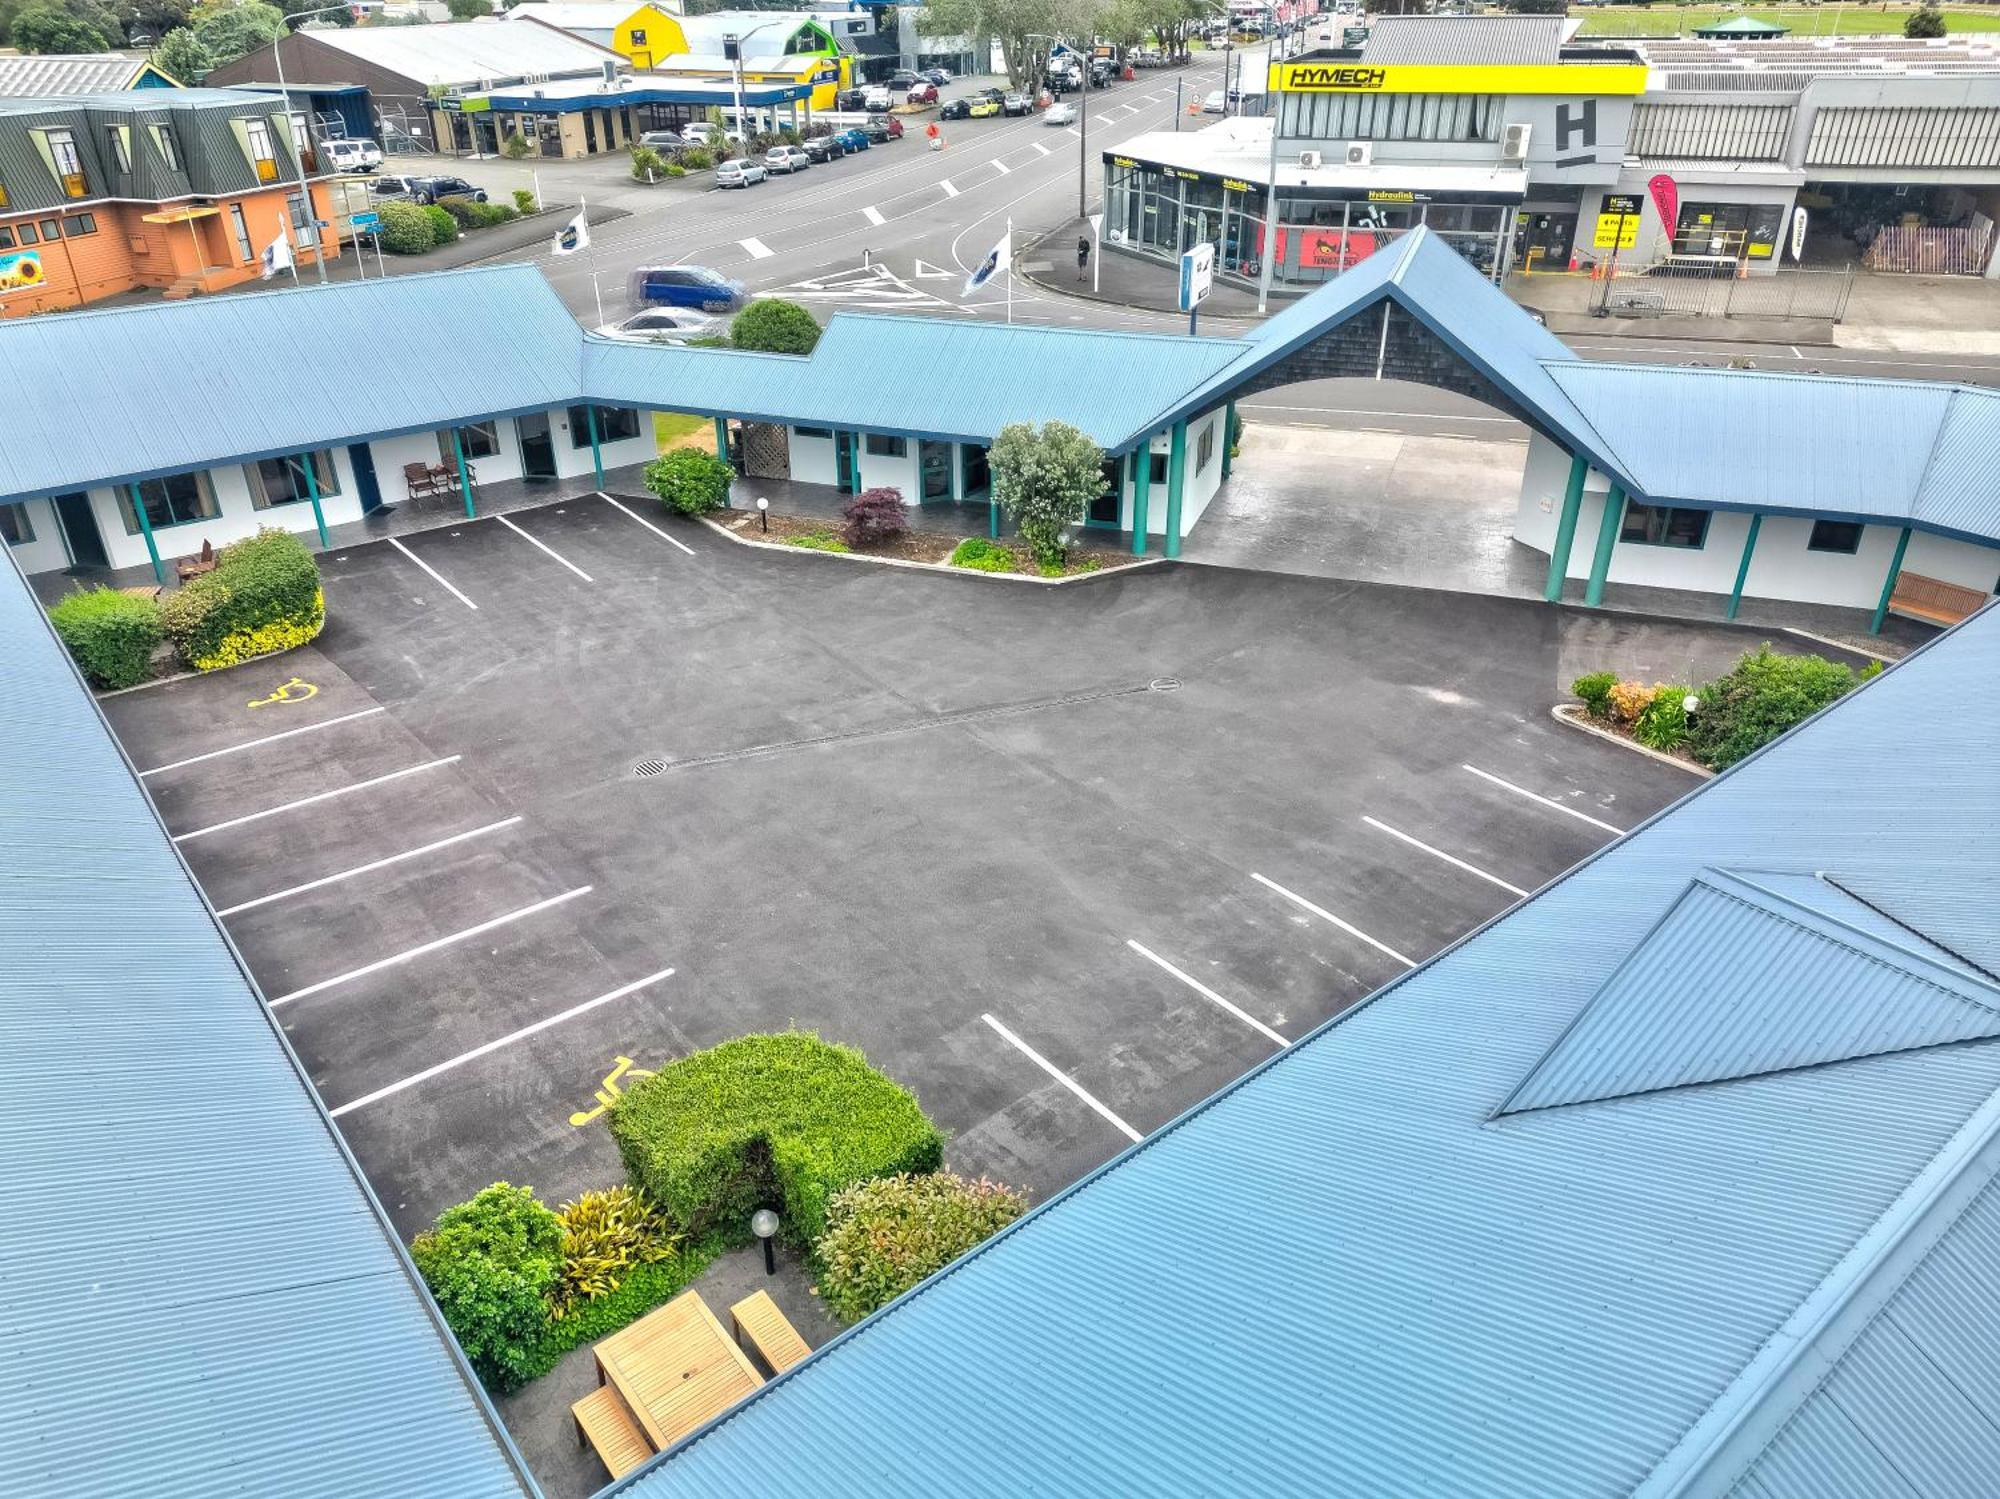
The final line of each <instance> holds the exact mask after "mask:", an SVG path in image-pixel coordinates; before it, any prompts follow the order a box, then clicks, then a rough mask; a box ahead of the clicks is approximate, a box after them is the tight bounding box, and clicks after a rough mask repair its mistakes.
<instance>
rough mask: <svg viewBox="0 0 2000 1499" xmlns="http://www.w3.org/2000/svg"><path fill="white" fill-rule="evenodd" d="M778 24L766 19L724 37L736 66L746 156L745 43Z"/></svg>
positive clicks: (739, 125) (725, 135)
mask: <svg viewBox="0 0 2000 1499" xmlns="http://www.w3.org/2000/svg"><path fill="white" fill-rule="evenodd" d="M777 24H778V23H777V22H776V21H766V22H764V23H763V24H762V25H761V26H752V27H751V28H750V29H749V30H748V31H745V32H734V31H732V32H731V33H730V34H729V35H728V36H725V37H724V38H723V39H722V50H723V52H724V53H725V54H727V55H728V57H729V60H730V62H731V63H732V64H734V67H735V74H736V128H737V129H738V130H741V131H742V132H743V152H744V155H746V156H747V155H749V153H750V131H749V128H748V127H747V126H745V125H744V123H743V44H744V43H745V42H747V41H749V40H750V38H751V37H753V36H755V35H756V34H757V33H758V32H760V31H768V30H770V29H771V28H772V27H773V26H775V25H777ZM772 123H773V124H776V123H777V121H776V120H773V121H772ZM728 138H729V134H728V132H727V131H724V132H723V139H724V140H725V141H727V140H728Z"/></svg>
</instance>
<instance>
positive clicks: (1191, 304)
mask: <svg viewBox="0 0 2000 1499" xmlns="http://www.w3.org/2000/svg"><path fill="white" fill-rule="evenodd" d="M1214 285H1215V246H1214V245H1213V244H1211V243H1209V242H1208V241H1206V240H1204V241H1202V243H1200V244H1198V245H1196V246H1195V247H1194V248H1193V249H1192V250H1189V251H1187V252H1186V253H1185V254H1183V255H1182V256H1181V311H1182V312H1193V311H1194V310H1195V308H1197V307H1199V306H1201V304H1202V302H1203V300H1204V299H1206V298H1207V296H1208V293H1209V290H1210V288H1212V287H1213V286H1214Z"/></svg>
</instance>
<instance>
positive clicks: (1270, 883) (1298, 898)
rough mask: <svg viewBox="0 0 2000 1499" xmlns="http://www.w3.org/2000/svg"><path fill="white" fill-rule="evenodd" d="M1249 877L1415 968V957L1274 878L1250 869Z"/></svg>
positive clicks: (1294, 903)
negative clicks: (1296, 892) (1375, 936)
mask: <svg viewBox="0 0 2000 1499" xmlns="http://www.w3.org/2000/svg"><path fill="white" fill-rule="evenodd" d="M1250 878H1251V879H1253V880H1255V881H1256V882H1257V883H1258V884H1260V885H1262V886H1263V887H1264V888H1265V889H1267V890H1274V891H1276V892H1277V893H1278V894H1279V895H1282V896H1284V898H1285V899H1286V900H1288V901H1290V902H1292V904H1293V905H1296V906H1303V907H1304V908H1305V909H1306V910H1308V911H1310V912H1312V913H1313V915H1315V916H1317V917H1318V918H1319V919H1320V920H1321V921H1330V922H1332V923H1333V924H1334V925H1335V926H1337V927H1339V928H1340V929H1341V930H1342V931H1343V932H1345V933H1347V935H1348V936H1350V937H1359V938H1360V939H1361V940H1362V941H1363V942H1366V943H1367V944H1368V945H1369V946H1370V947H1372V948H1374V949H1375V950H1376V951H1377V952H1381V953H1387V954H1388V955H1389V956H1390V957H1392V958H1394V959H1395V960H1396V961H1397V962H1398V963H1401V964H1402V965H1403V966H1404V967H1405V968H1415V967H1416V966H1417V961H1416V959H1415V958H1406V957H1404V956H1403V955H1402V954H1401V953H1399V952H1397V951H1396V949H1395V948H1393V947H1391V946H1390V945H1389V944H1388V943H1386V942H1377V941H1376V940H1375V939H1374V938H1373V937H1371V936H1369V935H1368V934H1367V933H1366V932H1364V931H1362V930H1361V928H1360V927H1358V926H1355V925H1353V924H1352V923H1351V922H1346V921H1342V920H1341V919H1340V918H1339V917H1338V916H1336V915H1334V914H1333V912H1331V911H1329V910H1326V909H1324V908H1323V907H1320V906H1316V905H1314V904H1313V903H1312V902H1311V901H1309V900H1307V899H1306V898H1305V897H1304V896H1303V895H1298V894H1295V893H1294V892H1292V891H1290V890H1287V889H1286V888H1285V887H1284V886H1283V885H1280V884H1279V883H1278V882H1277V881H1276V880H1267V879H1265V878H1264V876H1262V875H1261V874H1258V873H1257V872H1256V871H1255V870H1252V871H1251V872H1250Z"/></svg>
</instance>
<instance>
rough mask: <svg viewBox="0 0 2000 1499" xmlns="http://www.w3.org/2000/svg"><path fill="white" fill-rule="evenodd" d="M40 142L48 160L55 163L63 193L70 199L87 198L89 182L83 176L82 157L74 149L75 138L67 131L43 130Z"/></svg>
mask: <svg viewBox="0 0 2000 1499" xmlns="http://www.w3.org/2000/svg"><path fill="white" fill-rule="evenodd" d="M42 140H43V141H44V142H45V143H46V144H47V146H48V148H49V160H50V161H52V162H53V163H55V169H56V177H57V179H58V180H59V181H61V183H62V186H63V193H64V194H65V195H66V196H68V197H71V198H81V197H85V196H87V195H88V194H89V192H90V182H89V179H88V178H86V177H85V176H84V175H83V157H82V155H81V154H80V153H79V152H78V151H77V149H76V136H75V135H73V134H71V133H70V132H69V131H67V130H44V131H43V132H42Z"/></svg>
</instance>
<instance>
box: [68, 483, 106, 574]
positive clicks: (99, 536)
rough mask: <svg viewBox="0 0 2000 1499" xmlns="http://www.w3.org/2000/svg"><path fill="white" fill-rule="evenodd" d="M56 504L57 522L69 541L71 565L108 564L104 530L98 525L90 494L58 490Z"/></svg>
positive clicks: (97, 565)
mask: <svg viewBox="0 0 2000 1499" xmlns="http://www.w3.org/2000/svg"><path fill="white" fill-rule="evenodd" d="M55 506H56V523H57V524H58V525H60V526H61V527H62V532H63V536H64V537H65V538H66V539H67V540H68V542H69V555H70V565H71V567H72V568H84V567H109V566H110V565H111V558H110V557H109V556H108V555H106V553H105V550H104V533H103V532H101V531H99V530H98V529H97V512H96V511H94V510H92V509H91V508H90V496H89V495H87V494H59V495H57V496H56V497H55Z"/></svg>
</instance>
